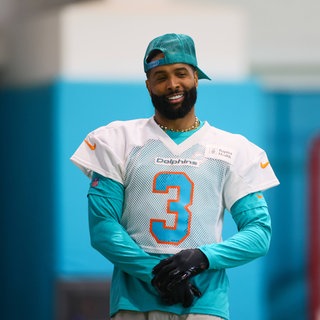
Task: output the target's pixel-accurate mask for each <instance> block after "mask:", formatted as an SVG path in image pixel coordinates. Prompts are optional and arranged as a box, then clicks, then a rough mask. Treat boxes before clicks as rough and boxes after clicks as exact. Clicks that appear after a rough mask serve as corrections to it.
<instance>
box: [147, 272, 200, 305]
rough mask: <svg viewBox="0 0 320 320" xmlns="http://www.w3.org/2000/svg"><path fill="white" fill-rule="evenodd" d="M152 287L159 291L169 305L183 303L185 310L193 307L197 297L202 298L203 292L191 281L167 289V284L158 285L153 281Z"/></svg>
mask: <svg viewBox="0 0 320 320" xmlns="http://www.w3.org/2000/svg"><path fill="white" fill-rule="evenodd" d="M151 283H152V285H153V286H154V287H155V288H156V289H157V290H158V292H159V294H160V297H161V299H162V301H163V302H164V303H165V304H167V305H173V304H177V303H181V304H182V305H183V307H184V308H188V307H190V306H191V305H192V303H193V300H194V298H195V297H201V292H200V291H199V290H198V288H197V287H196V286H194V285H193V284H191V283H190V282H189V280H184V281H181V282H180V283H179V284H177V285H175V286H172V287H171V289H170V290H169V289H167V284H166V283H156V281H155V280H154V278H153V280H152V282H151Z"/></svg>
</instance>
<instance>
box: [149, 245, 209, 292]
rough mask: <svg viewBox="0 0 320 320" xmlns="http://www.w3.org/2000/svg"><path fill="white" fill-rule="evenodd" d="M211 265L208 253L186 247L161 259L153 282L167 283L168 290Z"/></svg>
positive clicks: (155, 268)
mask: <svg viewBox="0 0 320 320" xmlns="http://www.w3.org/2000/svg"><path fill="white" fill-rule="evenodd" d="M208 267H209V261H208V259H207V257H206V255H205V254H204V253H203V252H202V251H201V250H199V249H186V250H182V251H180V252H178V253H177V254H175V255H173V256H171V257H169V258H167V259H164V260H162V261H160V262H159V263H158V264H157V265H156V266H155V267H154V268H153V273H154V275H155V277H154V279H153V282H154V283H160V284H163V283H165V284H166V287H167V289H168V290H171V289H172V288H173V287H175V286H176V285H178V284H179V283H181V282H183V281H184V280H187V279H189V278H191V277H193V276H195V275H197V274H199V273H201V272H203V271H204V270H206V269H207V268H208Z"/></svg>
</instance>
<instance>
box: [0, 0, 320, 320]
mask: <svg viewBox="0 0 320 320" xmlns="http://www.w3.org/2000/svg"><path fill="white" fill-rule="evenodd" d="M69 2H70V3H71V2H72V4H70V3H68V1H56V3H55V2H54V1H53V2H51V5H50V6H49V5H48V4H47V3H46V1H43V2H37V1H31V0H28V1H26V2H25V4H24V5H21V4H20V5H18V3H19V2H15V1H13V2H11V4H12V3H14V4H15V5H14V6H10V5H9V2H8V1H5V0H1V1H0V5H1V7H2V9H6V10H7V13H8V14H9V16H10V17H11V20H10V22H8V20H7V19H8V18H7V16H6V17H2V18H3V20H2V21H4V22H2V25H0V30H1V31H2V33H0V34H2V35H5V37H2V38H1V37H0V66H1V68H0V71H1V73H0V80H1V87H0V115H1V127H0V137H1V146H2V152H1V162H0V164H1V168H2V179H1V180H2V183H1V185H2V187H1V190H2V192H1V195H2V197H1V200H2V206H1V207H2V209H1V219H2V220H1V235H2V241H1V242H2V263H1V268H2V272H1V283H2V290H1V295H2V297H1V314H2V316H1V318H2V319H10V320H13V319H14V320H15V319H30V320H31V319H32V320H38V319H39V320H43V319H46V320H54V319H59V320H64V319H68V320H69V319H70V320H73V319H75V320H76V319H83V320H85V319H87V320H89V319H90V320H91V319H96V320H98V319H103V318H104V319H105V318H106V315H107V309H108V301H107V298H106V297H107V295H108V292H107V291H108V285H109V280H110V276H111V273H112V265H111V264H110V263H109V262H108V261H107V260H105V259H104V258H103V257H102V256H100V255H99V253H97V252H95V251H94V250H93V249H92V248H91V247H90V241H89V234H88V222H87V204H86V192H87V190H88V186H89V180H88V179H87V178H86V177H85V176H84V175H83V174H82V173H81V172H80V171H79V169H77V168H76V167H75V166H74V165H72V163H71V162H70V160H69V158H70V156H71V155H72V154H73V152H74V151H75V149H76V148H77V147H78V146H79V144H80V143H81V141H82V140H83V139H84V137H85V136H86V134H87V133H88V132H89V131H91V130H93V129H95V128H97V127H99V126H102V125H105V124H106V123H108V122H110V121H113V120H126V119H132V118H140V117H149V116H151V115H152V114H153V107H152V104H151V102H150V98H149V95H148V94H147V91H146V88H145V85H144V75H143V71H142V57H143V54H144V50H145V47H146V45H147V43H148V42H149V40H151V39H152V38H153V35H157V34H161V33H165V32H170V31H171V30H172V29H174V30H172V31H173V32H184V31H183V30H187V31H185V33H189V34H191V35H192V36H193V37H194V38H195V42H196V47H197V49H198V58H199V65H200V67H201V68H202V69H203V70H204V71H205V72H206V73H209V74H210V75H211V76H212V78H213V81H211V82H208V81H200V84H199V90H198V101H197V106H196V110H197V115H198V117H199V118H200V119H201V120H207V121H209V122H210V123H211V124H212V125H214V126H216V127H218V128H221V129H224V130H227V131H231V132H235V133H241V134H243V135H245V136H246V137H247V138H249V139H250V140H251V141H253V142H254V143H256V144H258V145H259V146H261V147H262V148H264V149H265V150H266V151H267V153H268V156H269V159H270V161H271V164H272V166H273V168H274V171H275V173H276V175H277V176H278V178H279V180H280V182H281V185H280V186H278V187H276V188H274V189H272V190H269V191H267V192H266V193H265V196H266V199H267V201H268V204H269V209H270V213H271V216H272V221H273V238H272V244H271V248H270V251H269V253H268V255H267V256H266V257H264V258H262V259H259V260H256V261H254V262H252V263H250V264H248V265H245V266H242V267H239V268H235V269H231V270H228V274H229V277H230V283H231V289H230V305H231V307H230V313H231V319H232V320H243V319H246V320H287V319H288V320H289V319H302V320H303V319H305V320H319V315H318V317H317V316H316V314H315V309H316V305H317V306H318V307H319V302H317V301H316V302H314V300H312V299H314V298H315V297H316V299H317V298H319V288H318V286H316V285H314V281H316V277H318V278H317V279H319V275H316V277H315V275H314V274H310V268H311V266H310V256H312V255H319V251H316V250H318V248H319V244H318V245H316V244H314V243H312V242H311V240H310V239H311V233H310V223H311V221H312V219H314V217H315V216H318V215H319V212H311V209H310V208H311V205H310V201H311V197H310V177H311V176H313V174H314V173H312V172H311V171H310V161H311V149H312V146H313V145H314V144H315V141H316V139H319V137H320V81H318V80H319V75H320V71H319V70H317V68H316V67H312V66H315V65H317V63H319V65H320V61H311V62H312V63H311V62H310V60H307V58H308V57H307V55H304V52H303V50H302V53H301V55H300V58H301V57H302V58H304V60H303V59H302V62H301V61H300V60H299V59H298V58H297V57H296V56H294V55H293V56H292V55H291V56H290V55H289V56H287V60H285V59H283V57H282V56H279V57H280V58H279V59H278V60H274V58H275V57H276V56H277V52H274V51H272V48H271V49H270V52H269V55H267V53H266V52H265V51H264V54H261V51H259V49H260V50H262V49H265V48H264V47H263V45H262V44H261V43H262V42H261V43H259V42H257V41H254V40H255V39H256V38H257V37H258V35H257V33H256V34H252V31H250V30H251V28H248V25H249V26H252V24H254V23H257V20H258V13H259V12H258V11H257V7H255V6H254V7H253V9H252V8H251V10H249V9H248V4H249V3H250V1H240V3H238V4H237V5H236V6H235V5H234V3H233V2H232V1H227V3H228V5H229V6H228V7H225V4H224V5H222V4H221V2H219V1H213V3H212V4H210V5H209V4H208V2H207V1H187V6H186V7H185V6H184V7H183V8H184V10H185V11H183V12H185V15H184V16H183V15H181V14H180V17H179V19H180V20H179V19H178V21H175V19H173V20H171V15H172V16H173V17H174V15H173V14H172V13H171V15H170V14H169V18H168V19H169V20H170V22H169V26H168V25H167V26H166V27H165V28H163V25H161V24H157V23H154V24H153V25H149V24H148V25H147V26H146V25H145V23H146V22H148V23H149V22H150V21H152V20H155V21H154V22H156V21H158V19H159V21H162V19H163V18H162V17H163V16H162V14H163V11H161V10H165V8H167V7H168V4H172V6H173V7H174V6H177V7H181V6H182V4H183V2H181V1H170V0H167V1H162V2H163V3H162V2H161V1H159V3H158V4H157V6H158V7H157V9H158V13H156V12H154V11H153V10H154V8H153V6H151V5H150V4H149V5H148V4H147V3H148V2H146V1H142V0H141V1H135V2H134V3H135V6H134V7H135V9H134V10H136V11H135V12H132V11H130V10H129V9H128V6H129V4H130V2H128V1H125V0H118V1H116V0H114V1H69ZM161 3H162V5H163V6H162V7H161V5H160V4H161ZM173 4H174V5H173ZM193 7H195V8H197V10H199V19H200V20H201V19H202V20H203V17H206V18H210V17H211V16H212V19H213V22H210V21H209V22H208V21H206V22H205V23H204V25H201V23H200V22H199V24H200V27H198V29H199V30H197V29H194V26H192V27H190V22H189V21H187V22H186V23H185V24H182V25H181V21H184V20H185V19H186V17H191V16H192V15H193V12H192V10H191V8H193ZM174 8H175V7H174ZM132 10H133V9H132ZM143 10H144V11H143ZM150 10H151V11H152V12H154V15H153V16H151V17H150ZM190 10H191V11H190ZM296 11H298V8H297V7H296ZM296 11H293V12H296ZM2 12H4V11H2ZM164 12H165V11H164ZM308 12H309V11H308ZM101 16H102V17H101ZM115 16H116V17H117V18H119V17H120V21H118V22H117V23H118V24H117V26H118V27H119V26H120V24H121V25H122V27H123V30H122V29H121V28H115V27H114V28H111V30H110V28H109V27H110V24H112V25H113V24H114V23H115V22H114V21H115V20H117V19H116V17H115ZM128 16H130V19H131V20H130V21H129V22H128V24H129V25H128V26H127V28H128V29H130V27H132V25H131V24H132V23H134V21H141V20H144V19H143V18H142V17H144V18H145V20H146V21H144V22H143V23H142V24H141V26H139V25H138V22H137V28H138V29H139V28H141V30H143V29H144V28H145V34H143V35H142V34H141V33H139V32H136V31H134V32H133V31H132V30H131V31H128V29H126V28H125V26H124V25H123V24H124V21H128V20H127V18H128ZM134 16H135V18H134ZM293 18H294V16H293V17H292V20H293ZM12 19H13V20H12ZM88 19H89V20H88ZM112 19H114V20H112ZM134 19H136V20H134ZM219 19H220V20H219ZM187 20H188V19H187ZM12 21H15V23H12ZM97 21H98V22H97ZM275 21H277V19H275ZM0 22H1V15H0ZM176 24H177V27H175V25H176ZM155 25H157V26H155ZM1 26H2V28H1ZM217 26H220V27H224V26H225V27H226V29H225V30H226V31H225V32H226V34H227V35H229V37H221V35H220V32H221V29H218V31H217V30H216V29H214V27H217ZM259 26H260V32H261V33H262V31H263V24H261V25H258V30H259ZM153 27H154V29H152V28H153ZM88 28H89V29H90V32H94V34H99V35H103V34H107V35H108V36H105V37H104V38H99V37H98V41H97V42H95V41H93V40H92V39H91V38H92V37H94V36H93V33H88V34H87V35H86V34H85V32H84V30H86V29H88ZM150 29H152V32H151V31H150ZM319 29H320V28H319ZM139 30H140V29H139ZM169 30H170V31H169ZM204 31H206V32H205V33H204ZM128 32H129V35H130V37H127V38H126V39H124V35H125V34H128ZM312 32H314V30H313V29H312ZM312 32H311V33H310V35H313V33H312ZM215 33H216V35H215ZM248 35H251V42H250V41H248ZM134 37H136V38H139V39H140V40H137V41H136V42H137V43H138V44H139V45H138V44H137V45H136V46H134V47H132V46H130V45H128V46H129V48H127V50H126V51H125V52H123V50H124V49H126V41H127V43H129V44H130V43H131V42H130V41H135V38H134ZM274 37H275V39H276V40H277V39H279V37H280V36H279V35H275V36H274ZM1 39H4V40H5V41H1ZM196 39H197V41H196ZM205 39H206V43H205V46H203V44H202V47H201V46H197V43H198V41H199V42H201V41H204V40H205ZM234 39H237V41H238V42H239V43H236V44H235V43H234V41H233V40H234ZM289 40H290V39H289ZM118 41H121V42H123V43H121V44H119V43H118ZM230 42H232V46H231V45H230ZM268 42H269V45H270V44H271V43H272V42H271V41H270V38H268V37H266V42H265V43H263V44H264V45H266V44H268ZM217 43H218V44H219V46H218V47H219V48H217V47H216V44H217ZM230 46H231V48H232V50H231V52H229V51H228V48H229V49H230ZM311 47H312V43H311ZM204 48H207V49H208V50H207V51H208V52H206V53H205V54H204V55H203V56H202V59H203V60H202V61H203V63H201V60H200V56H201V54H200V52H201V50H204ZM283 48H286V47H285V45H284V46H283ZM289 49H290V48H289ZM289 49H288V51H287V52H290V50H289ZM316 49H317V48H316ZM215 50H216V51H215ZM219 50H220V51H219ZM97 52H98V53H97ZM101 52H102V53H103V54H101ZM259 52H260V54H259ZM99 53H100V55H99ZM1 54H2V55H1ZM215 54H216V55H217V56H216V55H215ZM312 57H313V55H311V58H310V59H311V60H312ZM319 57H320V55H319ZM135 59H136V60H135ZM298 60H299V61H298ZM286 61H287V62H289V63H287V64H286V63H285V62H286ZM297 61H298V62H299V63H298V62H297ZM229 62H230V63H229ZM271 62H272V63H271ZM219 63H220V64H219ZM131 64H133V65H134V67H133V69H130V68H131V67H130V66H131ZM230 65H231V66H230ZM135 68H137V69H135ZM319 152H320V151H317V152H316V154H319ZM318 159H319V157H318V158H317V161H319V160H318ZM319 166H320V164H319ZM315 178H316V179H317V181H320V177H318V176H317V177H315ZM319 184H320V182H319ZM318 190H319V189H318ZM319 196H320V194H318V197H319ZM315 221H316V222H317V223H319V220H317V219H316V220H315ZM317 230H318V232H317V233H318V234H319V233H320V226H319V228H318V229H317ZM234 232H236V229H235V226H234V224H233V222H232V220H231V218H230V216H229V214H228V213H226V219H225V230H224V237H228V236H230V235H231V234H232V233H234ZM318 240H319V238H318ZM315 261H319V260H315ZM313 263H314V262H313ZM317 266H318V265H317ZM311 276H312V278H311ZM101 284H102V286H103V287H105V288H106V291H103V290H102V291H101ZM88 288H89V289H88ZM80 295H81V297H80ZM101 295H102V297H103V299H101ZM312 301H313V303H312ZM95 303H97V305H96V306H95ZM98 303H100V305H99V306H98ZM101 304H102V305H103V308H105V313H104V317H103V316H101V315H96V314H95V315H93V314H94V311H92V310H93V309H95V308H96V309H98V307H99V308H101Z"/></svg>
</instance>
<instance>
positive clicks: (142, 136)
mask: <svg viewBox="0 0 320 320" xmlns="http://www.w3.org/2000/svg"><path fill="white" fill-rule="evenodd" d="M71 160H72V161H73V162H74V163H75V164H76V165H77V166H79V167H80V169H81V170H82V171H83V172H84V173H85V174H86V175H88V176H89V177H91V175H92V172H97V173H99V174H101V175H103V176H105V177H108V178H111V179H113V180H115V181H118V182H119V183H121V184H122V185H123V186H124V188H125V199H124V207H123V215H122V219H121V224H122V225H123V227H124V228H125V229H126V231H127V232H128V234H129V235H130V236H131V237H132V238H133V239H134V240H135V241H136V242H137V243H138V244H139V245H140V247H141V248H142V249H143V250H144V251H146V252H151V253H165V254H174V253H177V252H179V251H180V250H182V249H186V248H196V247H199V246H201V245H205V244H210V243H217V242H220V241H221V240H222V239H221V234H222V222H223V214H224V209H225V208H226V209H228V210H230V208H231V207H232V205H233V204H234V203H235V201H237V200H238V199H240V198H242V197H244V196H246V195H247V194H249V193H252V192H256V191H262V190H265V189H268V188H270V187H273V186H275V185H277V184H279V181H278V179H277V178H276V176H275V174H274V172H273V170H272V168H271V165H270V163H269V160H268V158H267V156H266V153H265V152H264V151H263V150H262V149H260V148H259V147H257V146H256V145H254V144H253V143H251V142H249V141H248V140H247V139H246V138H244V137H243V136H241V135H237V134H231V133H228V132H225V131H222V130H219V129H217V128H215V127H212V126H210V125H209V124H208V123H207V122H205V123H204V125H203V126H202V127H201V128H200V129H199V130H198V131H196V132H195V133H194V134H193V135H191V136H190V137H189V138H187V139H186V140H185V141H184V142H182V143H180V144H176V143H175V142H174V141H173V140H172V139H171V138H170V137H169V136H168V135H167V134H166V133H165V132H164V131H163V130H162V129H161V128H160V127H159V126H158V125H157V124H156V123H155V121H154V119H153V118H149V119H137V120H131V121H115V122H112V123H110V124H109V125H107V126H104V127H101V128H98V129H97V130H95V131H93V132H91V133H90V134H88V136H87V137H86V139H85V140H84V142H83V143H82V144H81V145H80V146H79V148H78V149H77V151H76V152H75V154H74V155H73V156H72V158H71Z"/></svg>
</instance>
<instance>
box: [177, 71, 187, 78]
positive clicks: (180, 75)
mask: <svg viewBox="0 0 320 320" xmlns="http://www.w3.org/2000/svg"><path fill="white" fill-rule="evenodd" d="M186 75H187V73H186V72H185V71H179V72H178V73H177V76H178V77H179V78H184V77H185V76H186Z"/></svg>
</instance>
